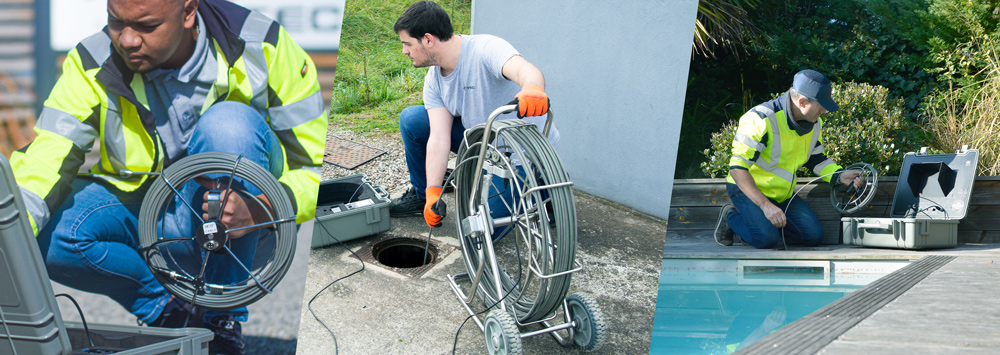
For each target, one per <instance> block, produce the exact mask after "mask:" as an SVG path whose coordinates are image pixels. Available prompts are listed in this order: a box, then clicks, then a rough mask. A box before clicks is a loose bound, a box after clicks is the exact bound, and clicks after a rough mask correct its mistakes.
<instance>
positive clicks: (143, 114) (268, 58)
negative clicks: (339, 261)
mask: <svg viewBox="0 0 1000 355" xmlns="http://www.w3.org/2000/svg"><path fill="white" fill-rule="evenodd" d="M198 14H199V15H200V16H201V17H202V19H203V21H204V23H205V27H206V28H205V29H201V30H204V31H207V33H208V38H209V40H210V42H211V44H212V45H213V46H214V47H215V52H216V53H217V57H216V59H217V61H218V65H219V67H218V78H217V79H216V82H215V83H214V85H213V87H212V89H211V90H210V92H209V93H208V97H207V99H206V102H205V105H204V109H207V108H208V107H209V106H211V104H214V103H216V102H221V101H224V100H225V101H238V102H242V103H245V104H248V105H251V106H254V107H256V108H258V109H261V111H262V112H266V113H267V117H266V118H267V120H268V124H269V125H270V127H271V129H272V130H273V131H274V133H275V135H276V136H277V137H278V139H279V141H280V142H281V146H282V151H283V152H284V156H285V161H284V164H283V165H284V167H283V172H284V173H283V175H282V176H281V178H280V179H279V181H280V182H281V183H282V185H283V186H284V187H285V188H286V190H287V192H289V196H291V197H292V199H293V201H292V205H293V206H295V207H296V214H297V215H296V222H298V223H302V222H304V221H306V220H309V219H311V218H313V217H314V216H315V210H316V195H317V194H318V191H319V180H320V176H319V174H320V169H321V167H322V162H323V148H324V144H325V141H326V126H327V115H326V112H325V105H324V104H323V97H322V94H321V93H320V90H319V82H318V80H317V79H316V68H315V66H314V64H313V62H312V60H311V59H310V58H309V56H308V55H307V54H306V53H305V51H303V50H302V48H301V47H299V46H298V45H297V44H296V43H295V42H294V41H292V39H291V37H289V35H288V33H287V32H286V31H285V30H284V28H282V27H281V26H280V25H279V24H278V23H277V22H274V21H273V20H271V19H269V18H267V17H266V16H264V15H262V14H260V13H257V12H252V11H249V10H247V9H245V8H242V7H240V6H238V5H235V4H232V3H230V2H228V1H218V0H202V1H201V2H200V3H199V5H198ZM144 88H145V86H144V82H143V76H142V75H140V74H136V73H133V72H132V71H130V70H129V69H128V67H126V66H125V65H124V62H123V61H122V60H121V58H120V56H119V55H118V54H117V53H116V52H115V51H114V50H113V49H112V46H111V40H110V37H109V36H108V33H107V28H105V29H104V30H103V31H101V32H98V33H97V34H94V35H92V36H90V37H88V38H87V39H84V40H83V41H82V42H80V44H78V45H77V46H76V48H74V49H73V50H71V51H70V52H69V53H68V55H67V57H66V60H65V61H64V62H63V67H62V76H61V77H60V78H59V80H58V81H57V82H56V85H55V87H54V88H53V89H52V92H51V94H50V95H49V98H48V99H47V100H46V101H45V107H44V108H43V109H42V113H41V115H40V116H39V119H38V122H37V123H36V125H35V132H36V133H37V137H36V138H35V140H34V141H32V142H31V143H30V144H29V145H27V146H25V147H24V148H22V149H20V150H18V151H16V152H14V153H13V154H12V155H11V165H12V167H13V169H14V176H15V180H17V183H18V185H19V186H20V187H21V192H22V194H23V195H24V199H25V203H26V205H27V208H28V213H29V215H30V216H31V224H32V228H33V229H34V231H35V234H36V235H37V234H38V231H39V230H40V229H41V228H43V227H44V226H45V225H46V224H47V223H48V220H49V219H50V218H51V214H52V213H54V212H55V211H56V210H57V209H58V208H59V206H60V205H61V204H62V203H63V201H64V200H65V199H66V198H67V195H68V194H69V193H70V192H71V191H72V188H71V186H70V185H71V183H72V181H73V179H75V178H76V177H77V175H78V173H79V170H80V167H81V166H82V164H83V159H84V154H85V153H86V152H87V151H88V150H89V149H90V148H91V147H92V146H93V145H94V142H95V141H96V142H97V146H98V148H99V149H100V154H101V158H100V161H99V162H98V163H97V164H96V165H95V166H93V167H92V168H91V170H90V172H89V174H88V175H90V176H92V177H95V178H99V179H103V180H105V181H107V182H108V183H110V184H111V185H113V186H115V187H116V188H118V189H120V190H122V191H125V192H130V191H135V190H137V189H139V188H140V187H141V186H142V185H143V184H144V183H145V182H146V181H147V180H149V179H150V178H149V177H148V176H145V175H134V176H133V177H130V178H122V177H120V176H119V173H120V172H121V171H122V170H131V171H134V172H153V171H162V170H163V168H164V166H163V165H164V153H163V151H164V147H163V145H162V142H161V140H160V139H159V137H158V136H157V133H156V130H155V128H156V120H155V117H153V114H152V113H151V112H150V111H149V108H148V103H147V100H146V97H145V96H146V95H145V89H144ZM203 112H204V110H203Z"/></svg>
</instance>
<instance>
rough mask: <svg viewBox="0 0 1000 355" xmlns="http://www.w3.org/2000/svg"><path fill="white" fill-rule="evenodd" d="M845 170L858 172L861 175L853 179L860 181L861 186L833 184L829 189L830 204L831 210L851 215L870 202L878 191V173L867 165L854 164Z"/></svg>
mask: <svg viewBox="0 0 1000 355" xmlns="http://www.w3.org/2000/svg"><path fill="white" fill-rule="evenodd" d="M845 170H859V171H860V172H861V173H860V174H858V177H857V178H855V179H862V180H863V182H862V183H861V186H855V184H853V183H852V184H850V185H847V186H844V185H843V184H839V183H837V184H833V186H832V187H831V188H830V202H831V203H832V204H833V208H834V209H836V210H837V212H840V213H841V214H851V213H854V212H857V211H859V210H861V208H862V207H865V205H867V204H868V202H871V200H872V198H873V197H875V192H876V191H878V171H876V170H875V168H874V167H872V166H871V165H870V164H868V163H854V164H851V166H848V167H847V169H845Z"/></svg>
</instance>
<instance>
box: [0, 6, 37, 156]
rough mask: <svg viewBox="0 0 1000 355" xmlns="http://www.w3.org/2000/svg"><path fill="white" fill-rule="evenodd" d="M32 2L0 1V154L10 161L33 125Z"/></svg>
mask: <svg viewBox="0 0 1000 355" xmlns="http://www.w3.org/2000/svg"><path fill="white" fill-rule="evenodd" d="M32 4H33V1H32V0H0V153H2V154H3V155H4V156H7V157H10V152H11V151H13V150H16V149H18V148H20V147H22V146H24V145H25V144H27V143H28V142H30V141H31V140H32V139H34V137H35V135H34V131H33V130H32V127H34V125H35V114H34V104H35V94H34V86H35V83H34V79H35V76H34V67H35V61H34V43H33V42H32V38H33V36H34V18H35V12H34V10H33V8H32Z"/></svg>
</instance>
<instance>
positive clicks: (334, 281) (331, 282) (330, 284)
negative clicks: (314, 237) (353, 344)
mask: <svg viewBox="0 0 1000 355" xmlns="http://www.w3.org/2000/svg"><path fill="white" fill-rule="evenodd" d="M316 224H319V226H320V227H322V228H323V231H325V232H326V235H328V236H330V238H333V240H335V241H337V243H338V244H340V246H341V247H343V248H344V249H345V250H347V251H349V252H350V253H351V254H353V255H354V257H355V258H358V261H360V262H361V268H360V269H358V270H355V271H354V272H352V273H350V274H347V275H346V276H341V277H340V278H338V279H336V280H333V281H330V283H328V284H326V286H323V288H322V289H320V290H319V291H317V292H316V294H315V295H313V296H312V298H310V299H309V303H307V304H306V308H309V313H311V314H312V316H313V319H315V320H316V321H317V322H319V324H320V325H322V326H323V328H326V331H327V332H329V333H330V336H331V337H333V353H334V354H337V353H338V352H339V350H338V349H337V336H336V335H334V334H333V330H331V329H330V327H328V326H327V325H326V323H323V321H322V320H320V319H319V316H317V315H316V311H314V310H313V308H312V303H313V301H315V300H316V298H317V297H319V295H320V294H321V293H323V291H326V289H327V288H330V286H333V284H334V283H337V281H340V280H343V279H346V278H348V277H351V276H354V274H357V273H359V272H362V271H364V270H365V261H364V260H361V256H358V254H357V253H355V252H354V251H353V250H351V249H350V248H348V247H347V246H346V245H344V242H342V241H340V239H337V237H334V236H333V233H330V230H329V229H326V226H325V225H323V224H322V223H319V222H318V221H317V222H316Z"/></svg>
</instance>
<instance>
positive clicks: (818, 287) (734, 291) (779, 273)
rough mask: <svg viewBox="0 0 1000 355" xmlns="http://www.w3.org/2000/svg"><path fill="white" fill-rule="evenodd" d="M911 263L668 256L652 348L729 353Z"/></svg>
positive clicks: (664, 351)
mask: <svg viewBox="0 0 1000 355" xmlns="http://www.w3.org/2000/svg"><path fill="white" fill-rule="evenodd" d="M909 263H910V261H909V260H737V259H663V269H662V271H661V273H660V286H659V292H658V293H657V298H656V315H655V318H654V320H653V337H652V342H651V344H650V354H730V353H732V352H734V351H736V350H737V349H739V348H742V347H744V346H746V345H748V344H750V343H752V342H753V341H755V340H757V339H760V338H762V337H764V336H766V335H768V334H770V333H771V332H773V331H775V330H777V329H779V328H780V327H781V326H784V325H785V324H788V323H791V322H793V321H795V320H797V319H799V318H802V317H804V316H806V315H808V314H810V313H812V312H813V311H816V310H817V309H820V308H822V307H823V306H826V305H827V304H829V303H831V302H833V301H836V300H837V299H839V298H841V297H843V296H845V295H847V294H848V293H851V292H853V291H854V290H857V289H859V288H861V287H864V286H865V285H867V284H868V283H870V282H872V281H874V280H876V279H878V278H879V277H882V276H884V275H886V274H888V273H890V272H893V271H895V270H897V269H899V268H901V267H903V266H906V265H907V264H909Z"/></svg>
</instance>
